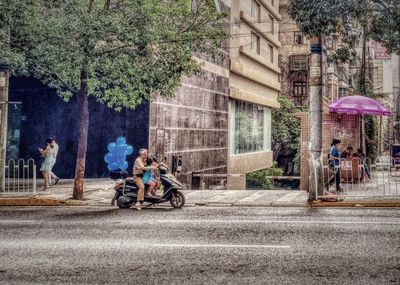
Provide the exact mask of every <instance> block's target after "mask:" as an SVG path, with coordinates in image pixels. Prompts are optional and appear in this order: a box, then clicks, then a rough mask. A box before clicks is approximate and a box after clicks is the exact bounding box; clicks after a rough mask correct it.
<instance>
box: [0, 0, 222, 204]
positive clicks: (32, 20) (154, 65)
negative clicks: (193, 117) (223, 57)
mask: <svg viewBox="0 0 400 285" xmlns="http://www.w3.org/2000/svg"><path fill="white" fill-rule="evenodd" d="M225 16H226V15H225V13H222V12H220V11H218V9H217V7H216V5H215V1H214V0H163V1H160V0H9V1H1V2H0V37H1V41H0V61H2V62H3V63H4V62H5V63H7V64H9V65H10V66H11V71H12V73H13V74H17V75H18V74H23V75H32V76H34V77H36V78H38V79H40V80H41V81H42V82H43V83H45V84H46V85H48V86H49V87H52V88H54V89H55V90H57V93H58V94H59V95H60V96H62V97H63V98H64V99H65V100H68V99H69V98H71V97H72V96H77V98H78V103H79V114H77V115H79V121H80V126H79V142H78V153H77V160H76V170H75V181H74V192H73V197H74V198H76V199H83V178H84V172H85V161H86V150H87V140H88V127H89V107H88V104H89V101H88V96H94V97H95V98H96V99H97V101H98V102H101V103H104V104H106V105H107V106H108V107H110V108H114V109H116V110H120V109H121V108H123V107H126V108H135V107H136V106H137V105H139V104H141V103H142V102H144V101H147V100H149V99H150V97H151V95H152V94H154V93H155V94H160V95H162V96H166V97H168V96H173V95H174V94H175V91H176V89H177V88H178V87H179V86H180V82H181V78H182V77H183V76H190V75H193V74H194V73H195V72H196V71H198V70H199V69H200V65H199V63H198V62H197V61H196V60H195V59H194V58H193V55H196V54H203V53H205V54H210V53H215V52H217V50H218V48H219V47H220V46H221V42H222V40H224V39H225V38H226V37H227V36H228V31H227V30H226V28H224V27H223V24H222V21H221V20H222V19H223V18H224V17H225Z"/></svg>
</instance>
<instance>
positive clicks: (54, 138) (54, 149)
mask: <svg viewBox="0 0 400 285" xmlns="http://www.w3.org/2000/svg"><path fill="white" fill-rule="evenodd" d="M51 145H52V146H53V156H54V161H53V165H52V166H51V172H50V180H49V184H50V185H51V179H52V178H53V179H54V185H57V183H58V181H59V180H60V178H59V177H58V176H57V175H55V174H54V172H53V166H54V164H56V161H57V155H58V150H59V146H58V144H57V142H56V137H55V136H54V135H53V136H51Z"/></svg>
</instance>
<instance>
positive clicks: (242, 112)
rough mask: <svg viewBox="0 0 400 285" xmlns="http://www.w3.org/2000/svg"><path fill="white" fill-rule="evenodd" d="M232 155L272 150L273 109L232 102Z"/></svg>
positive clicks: (236, 101)
mask: <svg viewBox="0 0 400 285" xmlns="http://www.w3.org/2000/svg"><path fill="white" fill-rule="evenodd" d="M231 122H232V132H231V153H232V154H242V153H251V152H261V151H268V150H271V109H269V108H266V107H263V106H260V105H256V104H252V103H247V102H243V101H238V100H232V116H231Z"/></svg>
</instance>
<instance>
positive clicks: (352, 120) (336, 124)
mask: <svg viewBox="0 0 400 285" xmlns="http://www.w3.org/2000/svg"><path fill="white" fill-rule="evenodd" d="M298 118H299V119H300V122H301V140H300V143H301V149H300V152H301V159H300V177H301V180H300V189H301V190H308V178H309V171H308V145H309V139H310V130H309V114H308V113H299V114H298ZM322 138H323V142H322V148H323V157H324V158H326V159H327V155H328V153H329V150H330V148H331V146H330V144H331V142H332V138H339V139H340V140H341V141H342V145H341V151H342V150H343V149H345V148H346V147H347V146H348V145H351V146H352V147H353V148H354V149H357V148H359V146H360V124H359V116H355V115H338V114H324V118H323V126H322Z"/></svg>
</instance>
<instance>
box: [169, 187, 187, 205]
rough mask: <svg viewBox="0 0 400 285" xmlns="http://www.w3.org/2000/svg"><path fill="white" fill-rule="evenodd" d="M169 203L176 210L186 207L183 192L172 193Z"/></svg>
mask: <svg viewBox="0 0 400 285" xmlns="http://www.w3.org/2000/svg"><path fill="white" fill-rule="evenodd" d="M169 202H170V203H171V206H172V207H174V208H176V209H179V208H182V207H183V206H184V205H185V196H184V195H183V193H182V192H181V191H176V192H175V193H172V197H171V200H170V201H169Z"/></svg>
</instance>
